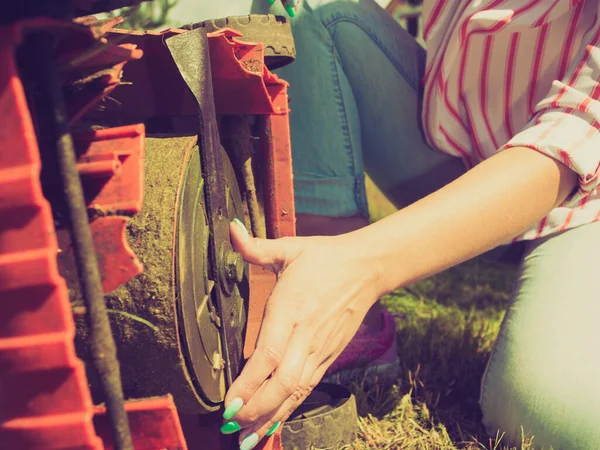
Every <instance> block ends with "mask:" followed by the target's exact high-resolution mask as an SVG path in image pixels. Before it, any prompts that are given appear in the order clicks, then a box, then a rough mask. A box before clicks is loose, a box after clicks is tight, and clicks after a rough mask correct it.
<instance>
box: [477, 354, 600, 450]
mask: <svg viewBox="0 0 600 450" xmlns="http://www.w3.org/2000/svg"><path fill="white" fill-rule="evenodd" d="M495 353H496V354H495V355H493V357H492V360H490V364H489V367H488V370H487V371H486V374H485V376H484V379H483V381H482V390H481V400H480V404H481V409H482V412H483V423H484V425H485V427H486V429H487V431H488V433H489V434H490V435H491V436H503V438H502V441H501V442H502V444H503V445H507V444H509V445H515V446H517V447H519V448H520V444H521V443H522V441H523V438H525V439H527V440H529V439H531V440H532V444H533V447H534V448H545V449H549V448H553V449H554V450H559V449H562V450H579V449H581V450H592V449H599V448H600V426H599V425H600V386H599V383H598V381H597V378H596V375H595V374H597V373H598V370H597V369H598V368H596V369H594V368H592V367H581V366H580V367H570V368H567V367H561V362H560V361H545V362H543V361H539V360H538V361H536V360H535V359H530V361H529V362H527V361H523V360H520V361H518V360H517V359H515V358H510V357H507V355H503V354H501V353H502V352H501V351H499V352H498V351H497V352H495ZM590 356H591V357H592V358H593V355H591V354H590ZM540 362H541V364H539V363H540ZM596 365H597V364H596ZM563 369H566V370H563ZM569 370H570V374H569Z"/></svg>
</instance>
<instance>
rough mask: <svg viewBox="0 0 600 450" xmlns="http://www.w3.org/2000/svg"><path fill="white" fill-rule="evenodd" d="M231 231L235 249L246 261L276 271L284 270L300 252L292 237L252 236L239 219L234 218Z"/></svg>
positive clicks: (230, 225) (230, 226)
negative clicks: (267, 237)
mask: <svg viewBox="0 0 600 450" xmlns="http://www.w3.org/2000/svg"><path fill="white" fill-rule="evenodd" d="M229 232H230V234H231V243H232V245H233V249H234V250H235V251H236V252H238V253H240V254H241V255H242V257H243V258H244V260H245V261H246V262H248V263H250V264H256V265H257V266H261V267H264V268H266V269H269V270H271V271H273V272H275V273H279V272H281V271H283V270H284V269H285V268H286V267H287V266H288V265H289V264H290V262H292V261H293V260H294V259H295V258H296V257H297V256H298V254H299V253H300V249H299V246H298V245H296V243H295V242H293V240H290V239H286V238H282V239H259V238H253V237H251V236H250V234H249V233H248V230H247V229H246V227H245V226H244V224H243V223H242V222H241V221H240V220H238V219H233V221H232V222H231V223H230V224H229Z"/></svg>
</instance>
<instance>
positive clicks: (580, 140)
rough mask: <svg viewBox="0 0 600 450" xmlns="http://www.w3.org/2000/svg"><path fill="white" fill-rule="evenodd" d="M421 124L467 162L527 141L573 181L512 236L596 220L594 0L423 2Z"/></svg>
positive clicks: (598, 137)
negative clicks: (567, 192)
mask: <svg viewBox="0 0 600 450" xmlns="http://www.w3.org/2000/svg"><path fill="white" fill-rule="evenodd" d="M423 8H424V14H423V23H424V30H423V34H424V39H425V42H426V44H427V52H428V54H427V66H426V73H425V79H424V85H425V92H424V99H423V126H424V129H425V134H426V136H427V140H428V141H429V143H430V145H432V146H433V147H434V148H436V149H438V150H440V151H442V152H444V153H448V154H451V155H455V156H458V157H461V158H463V159H464V161H465V164H466V165H467V166H468V167H473V166H475V165H476V164H477V163H479V162H480V161H482V160H483V159H485V158H488V157H490V156H492V155H493V154H495V153H496V152H497V151H500V150H503V149H506V148H510V147H529V148H532V149H535V150H537V151H539V152H541V153H544V154H546V155H548V156H550V157H552V158H555V159H557V160H559V161H561V162H562V163H563V164H565V165H566V166H568V167H569V168H571V169H572V170H573V171H575V172H576V173H577V174H578V175H579V186H578V189H577V190H576V192H574V193H573V194H572V195H571V196H570V197H569V198H568V199H567V200H565V201H564V202H563V203H562V204H561V205H559V206H558V207H557V208H554V209H553V210H552V211H551V212H550V213H549V215H548V216H547V217H545V218H544V219H543V220H541V221H540V222H539V223H538V224H536V225H535V226H534V227H532V228H531V229H529V230H527V231H526V232H525V233H523V234H522V235H520V236H518V237H517V238H516V239H515V240H526V239H534V238H538V237H543V236H547V235H549V234H552V233H557V232H560V231H564V230H567V229H569V228H573V227H576V226H579V225H583V224H586V223H590V222H594V221H598V220H600V192H599V189H598V183H599V181H600V177H599V172H600V133H599V130H600V101H599V100H600V0H529V1H527V0H425V1H424V5H423Z"/></svg>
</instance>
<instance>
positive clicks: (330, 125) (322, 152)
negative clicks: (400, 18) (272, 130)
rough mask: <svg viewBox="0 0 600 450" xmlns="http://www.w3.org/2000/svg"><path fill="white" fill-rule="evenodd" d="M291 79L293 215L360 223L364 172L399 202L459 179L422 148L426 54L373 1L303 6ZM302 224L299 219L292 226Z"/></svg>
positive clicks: (442, 159) (450, 165)
mask: <svg viewBox="0 0 600 450" xmlns="http://www.w3.org/2000/svg"><path fill="white" fill-rule="evenodd" d="M292 26H293V30H294V37H295V40H296V46H297V53H298V57H297V60H296V62H295V63H294V64H292V65H290V66H288V67H286V68H283V69H281V70H280V72H279V74H280V75H281V76H282V77H283V78H284V79H286V80H288V81H289V82H290V85H291V86H290V96H291V108H292V113H291V118H290V120H291V131H292V149H293V150H292V151H293V152H294V153H293V154H294V177H295V191H296V208H297V211H298V213H299V216H302V215H310V216H329V217H340V218H351V217H356V216H359V217H363V218H365V219H366V218H367V217H368V207H367V204H366V195H365V187H364V172H365V170H366V171H367V172H368V173H369V174H370V175H371V176H372V178H373V179H374V181H375V183H376V184H377V185H378V186H379V188H380V189H382V190H383V192H384V193H385V194H387V195H388V196H389V197H390V198H391V199H392V201H394V202H395V203H396V204H398V205H406V204H409V203H412V202H413V201H415V200H417V199H418V198H421V197H423V196H425V195H427V194H428V193H430V192H433V191H434V190H436V189H438V188H439V187H441V186H443V185H444V184H446V183H448V182H449V181H451V180H452V179H454V178H456V177H458V176H459V175H460V174H462V173H463V172H464V168H463V165H462V162H461V161H460V160H458V159H455V158H451V157H449V156H446V155H443V154H440V153H436V152H434V151H433V150H431V149H430V148H429V147H428V146H427V144H426V143H425V142H424V141H423V138H422V135H421V131H420V130H421V126H420V112H419V105H420V91H421V89H420V80H421V78H422V74H423V68H424V62H425V52H424V50H423V49H422V48H421V47H420V46H419V45H418V44H417V43H416V42H415V40H414V39H413V38H412V37H411V36H410V35H409V34H408V33H406V32H405V31H404V29H402V27H400V25H398V23H396V21H395V20H393V19H392V18H391V17H389V15H388V14H386V13H385V11H384V10H383V9H381V7H379V6H378V5H377V4H376V3H375V2H374V1H373V0H360V1H352V0H346V1H320V2H310V1H309V2H306V1H305V2H303V3H301V8H300V10H299V12H298V15H297V16H296V18H295V19H293V20H292ZM300 224H301V221H300Z"/></svg>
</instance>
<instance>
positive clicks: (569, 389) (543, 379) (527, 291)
mask: <svg viewBox="0 0 600 450" xmlns="http://www.w3.org/2000/svg"><path fill="white" fill-rule="evenodd" d="M598 254H600V222H596V223H593V224H589V225H584V226H581V227H579V228H575V229H572V230H569V231H566V232H564V233H562V234H559V235H556V236H553V237H549V238H546V239H542V240H539V241H535V242H532V243H530V244H529V247H528V249H527V251H526V254H525V258H524V260H523V263H522V267H521V271H520V275H519V278H518V281H517V285H516V288H515V291H514V295H513V301H512V304H511V306H510V308H509V309H508V311H507V313H506V316H505V318H504V322H503V324H502V328H501V330H500V334H499V336H498V340H497V342H496V345H495V347H494V350H493V352H492V356H491V358H490V361H489V363H488V367H487V369H486V372H485V375H484V379H483V382H482V389H481V407H482V410H483V415H484V423H485V425H486V427H487V429H488V431H489V432H490V434H492V435H495V434H496V432H497V431H498V430H499V431H500V432H501V433H505V437H504V439H503V441H502V442H503V443H505V444H508V443H511V444H513V445H517V446H518V443H519V442H520V439H521V427H522V429H523V432H524V434H525V436H533V437H534V438H533V444H534V447H535V448H542V447H544V448H550V446H552V448H554V449H556V450H558V449H564V450H578V449H581V450H584V449H585V450H591V449H598V448H600V375H599V374H600V277H599V276H598V264H597V261H598Z"/></svg>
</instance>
